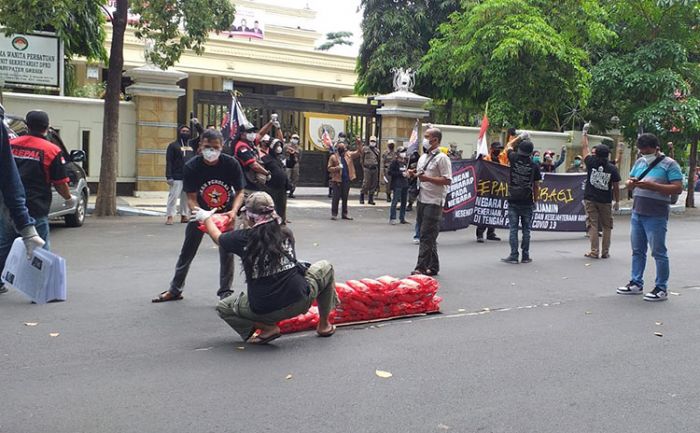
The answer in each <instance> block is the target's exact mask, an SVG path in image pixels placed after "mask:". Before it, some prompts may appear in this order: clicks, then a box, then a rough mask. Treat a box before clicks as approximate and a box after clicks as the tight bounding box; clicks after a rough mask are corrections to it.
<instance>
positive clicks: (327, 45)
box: [316, 32, 353, 51]
mask: <svg viewBox="0 0 700 433" xmlns="http://www.w3.org/2000/svg"><path fill="white" fill-rule="evenodd" d="M351 37H352V32H331V33H326V41H325V42H324V43H322V44H321V45H319V46H318V47H316V49H317V50H318V51H328V50H330V49H331V48H333V47H335V46H336V45H349V46H351V45H352V43H353V42H352V41H351V40H348V38H351Z"/></svg>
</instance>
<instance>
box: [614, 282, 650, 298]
mask: <svg viewBox="0 0 700 433" xmlns="http://www.w3.org/2000/svg"><path fill="white" fill-rule="evenodd" d="M643 291H644V289H643V288H642V287H640V286H638V285H636V284H635V283H633V282H631V281H630V282H629V283H627V285H626V286H624V287H619V288H618V289H617V294H618V295H641V294H642V292H643Z"/></svg>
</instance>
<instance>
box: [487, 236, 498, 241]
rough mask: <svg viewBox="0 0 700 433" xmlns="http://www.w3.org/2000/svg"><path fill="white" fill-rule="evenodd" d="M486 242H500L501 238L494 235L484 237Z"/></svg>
mask: <svg viewBox="0 0 700 433" xmlns="http://www.w3.org/2000/svg"><path fill="white" fill-rule="evenodd" d="M486 240H487V241H500V240H501V238H499V237H498V236H495V235H494V236H486Z"/></svg>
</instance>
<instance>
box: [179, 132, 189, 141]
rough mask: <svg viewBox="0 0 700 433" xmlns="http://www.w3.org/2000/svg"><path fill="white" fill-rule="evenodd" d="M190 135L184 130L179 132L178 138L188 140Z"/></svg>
mask: <svg viewBox="0 0 700 433" xmlns="http://www.w3.org/2000/svg"><path fill="white" fill-rule="evenodd" d="M191 137H192V134H188V133H186V132H183V133H181V134H180V139H181V140H189V139H190V138H191Z"/></svg>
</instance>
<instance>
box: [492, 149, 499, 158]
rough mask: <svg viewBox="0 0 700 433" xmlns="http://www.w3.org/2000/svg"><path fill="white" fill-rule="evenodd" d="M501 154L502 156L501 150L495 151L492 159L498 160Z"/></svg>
mask: <svg viewBox="0 0 700 433" xmlns="http://www.w3.org/2000/svg"><path fill="white" fill-rule="evenodd" d="M500 154H501V151H500V150H493V151H491V158H494V159H496V158H498V155H500Z"/></svg>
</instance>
